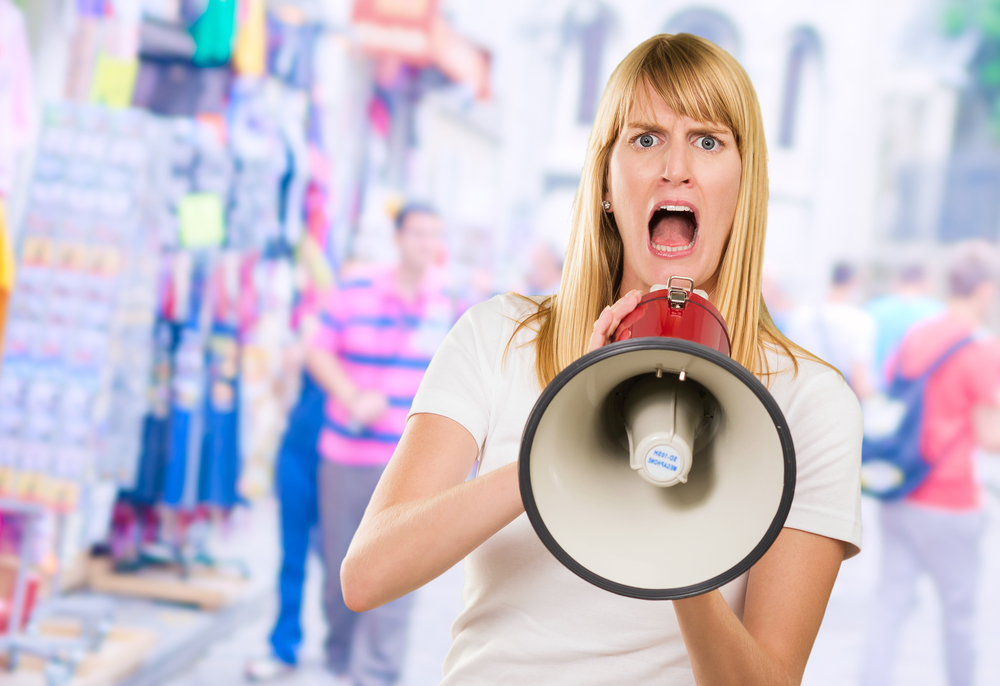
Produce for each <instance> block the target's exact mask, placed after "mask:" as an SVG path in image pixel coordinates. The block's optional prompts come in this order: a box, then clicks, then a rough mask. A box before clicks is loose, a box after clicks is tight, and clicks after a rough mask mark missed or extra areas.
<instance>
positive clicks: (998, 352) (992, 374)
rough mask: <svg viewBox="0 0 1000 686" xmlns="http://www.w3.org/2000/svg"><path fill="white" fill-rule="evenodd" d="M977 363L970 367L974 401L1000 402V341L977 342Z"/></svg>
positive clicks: (982, 403) (987, 403) (984, 402)
mask: <svg viewBox="0 0 1000 686" xmlns="http://www.w3.org/2000/svg"><path fill="white" fill-rule="evenodd" d="M977 347H978V348H979V350H977V351H976V353H977V355H976V356H975V357H976V360H975V365H974V366H971V367H969V368H968V369H969V372H970V374H969V380H970V383H971V388H972V402H973V404H976V405H998V404H1000V341H996V340H994V339H987V340H985V341H982V342H979V343H978V344H977Z"/></svg>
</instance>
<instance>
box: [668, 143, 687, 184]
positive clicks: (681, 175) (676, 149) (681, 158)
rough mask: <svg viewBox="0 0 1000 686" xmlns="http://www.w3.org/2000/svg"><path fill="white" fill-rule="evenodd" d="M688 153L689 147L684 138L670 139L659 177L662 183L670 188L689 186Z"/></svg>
mask: <svg viewBox="0 0 1000 686" xmlns="http://www.w3.org/2000/svg"><path fill="white" fill-rule="evenodd" d="M690 153H691V146H690V145H688V142H687V139H686V138H685V137H684V136H671V137H670V142H669V143H668V145H667V150H666V159H665V160H664V163H663V173H662V175H661V176H662V178H663V180H664V181H666V182H667V183H669V184H670V185H672V186H687V185H690V184H691V166H690V159H689V157H688V156H689V155H690Z"/></svg>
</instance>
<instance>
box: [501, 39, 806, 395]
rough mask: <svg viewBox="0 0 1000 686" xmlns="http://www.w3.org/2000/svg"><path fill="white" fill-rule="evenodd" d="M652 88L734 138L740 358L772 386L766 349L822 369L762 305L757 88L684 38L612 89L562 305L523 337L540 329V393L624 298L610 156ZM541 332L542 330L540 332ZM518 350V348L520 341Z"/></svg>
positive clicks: (620, 75) (733, 269)
mask: <svg viewBox="0 0 1000 686" xmlns="http://www.w3.org/2000/svg"><path fill="white" fill-rule="evenodd" d="M647 85H648V86H649V87H651V88H652V89H654V90H655V91H656V93H658V94H659V96H660V97H661V98H663V101H664V102H665V103H666V104H667V105H668V106H669V107H670V108H671V109H672V110H674V111H675V112H677V113H678V114H682V115H686V116H688V117H690V118H692V119H695V120H697V121H700V122H711V123H716V124H723V125H725V126H726V127H728V128H729V129H730V130H731V131H732V132H733V135H734V137H735V138H736V145H737V148H738V150H739V153H740V160H741V163H742V176H741V182H740V191H739V196H738V199H737V202H736V214H735V217H734V219H733V226H732V231H731V232H730V235H729V239H728V241H727V243H726V246H725V249H724V251H723V254H722V259H721V261H720V264H719V270H718V285H717V286H716V289H715V292H714V293H713V298H712V300H713V302H714V303H715V305H716V307H718V309H719V311H720V312H721V313H722V315H723V317H725V320H726V323H727V324H728V326H729V336H730V339H731V342H732V358H733V359H734V360H736V361H737V362H739V363H740V364H742V365H743V366H744V367H746V368H747V369H749V370H750V371H751V372H752V373H754V374H756V375H757V376H767V375H769V374H770V373H771V370H770V369H768V364H767V358H766V356H765V355H764V346H765V344H770V345H771V346H772V347H774V348H780V349H781V350H783V351H784V352H785V353H786V354H788V355H789V356H790V357H791V358H792V361H793V364H794V365H795V368H796V371H797V370H798V363H797V362H796V361H795V355H794V354H793V351H795V352H796V353H799V354H800V355H802V356H806V357H809V358H813V359H817V358H815V356H813V355H811V354H810V353H808V352H806V351H805V350H803V349H802V348H799V347H798V346H796V345H795V344H794V343H792V342H791V341H789V340H788V339H787V338H785V336H783V335H782V334H781V332H780V331H778V328H777V327H776V326H775V325H774V322H772V321H771V317H770V315H769V314H768V312H767V308H766V307H765V305H764V300H763V298H762V296H761V274H762V268H763V259H764V236H765V233H766V230H767V198H768V185H767V184H768V182H767V145H766V143H765V141H764V126H763V122H762V120H761V115H760V105H759V104H758V102H757V95H756V93H755V91H754V88H753V85H752V84H751V83H750V78H749V77H748V76H747V74H746V72H745V71H744V70H743V68H742V67H741V66H740V65H739V63H738V62H736V60H735V59H733V57H732V56H730V55H729V53H727V52H725V51H724V50H722V49H721V48H719V47H718V46H716V45H714V44H713V43H710V42H709V41H707V40H704V39H702V38H698V37H697V36H692V35H690V34H685V33H679V34H675V35H668V34H662V35H659V36H654V37H652V38H650V39H649V40H647V41H645V42H643V43H642V44H641V45H639V46H638V47H637V48H635V49H634V50H632V52H630V53H629V54H628V56H627V57H625V59H624V60H622V62H621V64H619V65H618V67H617V68H616V69H615V71H614V73H613V74H612V75H611V79H610V80H609V81H608V85H607V87H606V88H605V89H604V94H603V95H602V96H601V102H600V105H599V106H598V109H597V116H596V118H595V120H594V126H593V129H592V130H591V133H590V142H589V144H588V146H587V158H586V161H585V162H584V167H583V173H582V176H581V178H580V188H579V190H578V192H577V195H576V202H575V204H574V207H573V216H572V229H571V233H570V239H569V246H568V248H567V251H566V261H565V266H564V268H563V274H562V281H561V282H560V284H559V293H558V295H557V296H553V297H552V298H548V299H546V300H544V301H542V303H541V304H540V305H539V306H538V310H537V311H536V312H535V313H533V314H532V315H530V316H528V317H527V318H526V319H524V320H523V321H521V322H520V323H519V325H518V327H516V331H515V334H516V332H517V331H519V330H520V329H521V328H523V327H526V326H528V325H532V324H537V335H536V337H535V339H534V344H535V346H536V353H537V355H536V363H535V371H536V374H537V376H538V381H539V383H540V384H541V386H542V387H545V386H547V385H548V384H549V383H550V382H551V381H552V379H553V378H555V376H556V375H557V374H558V373H559V372H560V371H562V370H563V369H565V368H566V367H567V366H569V365H570V364H571V363H572V362H573V361H575V360H576V359H578V358H579V357H581V356H582V355H583V354H584V353H586V351H587V344H588V342H589V339H590V335H591V333H592V331H593V323H594V321H596V319H597V318H598V317H599V316H600V314H601V311H602V310H603V309H604V308H605V307H606V306H608V305H611V304H612V303H613V302H615V301H616V300H617V299H618V298H619V297H620V295H621V294H620V293H619V292H618V291H619V288H620V287H621V280H622V268H623V261H624V252H623V246H622V240H621V236H620V234H619V232H618V227H617V225H616V223H615V219H614V216H613V215H611V214H607V213H605V212H604V211H603V209H602V207H601V202H602V200H603V198H604V195H605V192H606V190H607V184H606V182H607V173H608V162H609V159H610V157H611V151H612V148H613V146H614V144H615V142H616V141H617V139H618V137H619V135H620V134H621V131H622V129H624V128H625V127H626V123H627V121H628V116H629V111H630V109H631V108H632V107H633V106H634V105H635V103H636V102H637V101H638V99H639V98H641V97H644V95H645V92H646V87H647ZM533 328H534V327H533ZM512 340H513V339H512Z"/></svg>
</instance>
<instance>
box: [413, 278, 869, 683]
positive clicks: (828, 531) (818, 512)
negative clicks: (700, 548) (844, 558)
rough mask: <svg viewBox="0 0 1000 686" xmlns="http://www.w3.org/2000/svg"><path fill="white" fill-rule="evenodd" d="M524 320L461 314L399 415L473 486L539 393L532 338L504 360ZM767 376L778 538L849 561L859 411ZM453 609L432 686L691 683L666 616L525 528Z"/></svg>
mask: <svg viewBox="0 0 1000 686" xmlns="http://www.w3.org/2000/svg"><path fill="white" fill-rule="evenodd" d="M533 308H534V306H533V305H532V304H530V303H529V302H526V301H525V300H523V299H521V298H518V297H516V296H510V295H502V296H497V297H495V298H493V299H492V300H490V301H488V302H485V303H483V304H481V305H477V306H475V307H473V308H472V309H470V310H469V311H468V312H466V313H465V315H464V316H463V317H462V318H461V319H460V320H459V322H458V323H457V324H456V325H455V327H454V329H452V331H451V333H450V334H449V335H448V337H447V338H446V339H445V342H444V343H443V344H442V345H441V347H440V348H439V349H438V351H437V354H436V355H435V356H434V359H433V361H432V362H431V364H430V367H429V368H428V370H427V374H426V376H425V377H424V379H423V383H422V384H421V386H420V390H419V391H418V392H417V395H416V398H415V399H414V402H413V407H412V410H411V414H416V413H423V412H428V413H432V414H438V415H442V416H445V417H449V418H451V419H453V420H455V421H456V422H458V423H459V424H461V425H462V426H464V427H465V428H466V429H468V431H469V432H470V433H471V434H472V435H473V437H474V438H475V439H476V442H477V443H478V444H479V446H480V460H481V462H480V468H479V473H480V474H483V473H486V472H491V471H493V470H494V469H497V468H499V467H502V466H503V465H506V464H510V463H512V462H515V461H517V459H518V452H519V449H520V443H521V434H522V432H523V430H524V425H525V424H526V423H527V420H528V415H529V414H530V413H531V409H532V407H533V406H534V404H535V401H536V400H537V399H538V396H539V394H540V393H541V389H540V388H539V386H538V382H537V380H536V377H535V366H534V363H535V352H534V345H532V344H531V341H532V340H533V338H534V335H535V334H534V332H533V331H531V330H526V329H522V330H521V331H520V332H519V333H518V335H517V337H516V338H515V339H514V341H513V342H512V343H511V344H510V346H509V347H507V343H508V341H510V338H511V334H512V333H513V331H514V328H515V325H516V322H518V321H520V320H522V319H523V318H524V317H525V316H526V315H527V314H529V312H531V311H532V310H533ZM505 350H506V359H505V355H504V353H505ZM771 363H772V367H771V369H772V370H774V369H781V370H782V371H781V372H780V373H778V374H776V375H773V376H772V377H771V380H770V383H769V390H770V392H771V394H772V395H773V396H774V399H775V400H776V401H777V403H778V406H779V407H780V408H781V411H782V413H784V415H785V419H786V420H787V422H788V426H789V428H790V430H791V434H792V440H793V442H794V444H795V452H796V459H797V465H798V468H797V481H796V488H795V498H794V500H793V502H792V508H791V512H790V513H789V515H788V519H787V521H786V524H785V526H787V527H792V528H795V529H801V530H804V531H810V532H813V533H817V534H821V535H823V536H829V537H831V538H836V539H839V540H842V541H846V542H847V543H848V544H849V545H848V555H849V556H850V555H854V554H856V553H857V552H858V551H859V549H860V545H861V487H860V464H861V411H860V408H859V406H858V401H857V399H856V398H855V396H854V394H853V393H852V392H851V391H850V389H849V388H848V387H847V385H846V384H845V383H844V381H843V379H842V378H841V377H840V375H839V374H837V373H836V372H835V371H833V370H831V369H830V368H828V367H825V366H823V365H820V364H818V363H816V362H811V361H808V360H800V361H799V372H798V375H797V376H794V378H793V370H792V368H791V364H790V361H789V360H788V358H787V357H784V358H779V357H777V355H775V356H774V357H773V358H772V359H771ZM782 363H783V364H782ZM775 365H780V366H775ZM469 516H472V517H474V516H475V512H470V513H469ZM746 583H747V578H746V575H743V576H741V577H740V578H738V579H736V580H735V581H733V582H732V583H730V584H728V585H727V586H725V587H723V588H722V594H723V596H724V597H725V599H726V601H727V602H728V603H729V605H730V607H732V609H733V611H734V612H735V613H736V615H737V616H738V617H740V618H742V616H743V606H744V600H745V596H746ZM463 599H464V604H465V609H464V610H463V611H462V613H461V614H460V615H459V617H458V619H457V620H456V621H455V624H454V626H453V627H452V638H453V641H454V642H453V644H452V648H451V651H450V652H449V653H448V657H447V658H446V660H445V664H444V669H443V673H444V679H443V681H442V684H443V685H446V686H459V685H460V686H481V685H486V684H498V685H499V684H503V685H505V686H506V685H509V684H546V686H559V685H562V684H565V685H566V686H589V685H593V686H607V684H654V683H655V684H668V685H671V686H673V685H676V686H693V684H694V676H693V674H692V671H691V665H690V661H689V659H688V656H687V651H686V650H685V647H684V642H683V639H682V637H681V633H680V629H679V627H678V624H677V619H676V616H675V615H674V608H673V604H672V603H670V602H665V601H647V600H637V599H633V598H625V597H622V596H618V595H615V594H613V593H610V592H607V591H604V590H602V589H600V588H597V587H596V586H593V585H591V584H589V583H588V582H586V581H584V580H583V579H581V578H579V577H578V576H576V575H575V574H574V573H573V572H571V571H569V570H568V569H567V568H565V567H564V566H563V565H562V564H561V563H560V562H558V561H557V560H556V558H555V557H553V556H552V554H551V553H549V551H548V550H546V548H545V547H544V546H543V544H542V542H541V541H540V540H539V538H538V536H537V535H536V534H535V531H534V530H533V529H532V527H531V524H530V523H529V522H528V518H527V516H526V515H523V514H522V515H521V516H520V517H518V518H517V519H515V520H514V521H513V522H511V523H510V524H509V525H507V526H506V527H504V528H503V529H502V530H500V531H499V532H497V533H496V534H495V535H494V536H493V537H492V538H490V539H489V540H488V541H486V542H485V543H483V544H482V545H481V546H480V547H479V548H477V549H476V550H475V551H473V552H472V553H471V554H470V555H469V556H468V558H467V559H466V561H465V588H464V592H463Z"/></svg>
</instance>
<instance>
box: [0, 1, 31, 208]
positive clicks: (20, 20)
mask: <svg viewBox="0 0 1000 686" xmlns="http://www.w3.org/2000/svg"><path fill="white" fill-rule="evenodd" d="M32 87H33V84H32V70H31V57H30V53H29V50H28V37H27V32H26V28H25V23H24V15H23V14H22V13H21V10H19V9H18V8H17V7H16V6H15V5H14V3H13V2H11V0H0V197H3V196H5V195H7V194H8V193H9V192H10V189H11V186H12V184H13V182H14V174H15V164H16V162H17V157H18V155H19V154H20V153H21V151H22V149H23V146H24V145H26V144H27V142H28V141H30V140H31V122H32V120H33V117H34V108H33V107H32V97H33V96H32Z"/></svg>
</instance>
